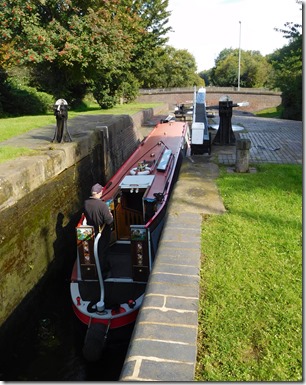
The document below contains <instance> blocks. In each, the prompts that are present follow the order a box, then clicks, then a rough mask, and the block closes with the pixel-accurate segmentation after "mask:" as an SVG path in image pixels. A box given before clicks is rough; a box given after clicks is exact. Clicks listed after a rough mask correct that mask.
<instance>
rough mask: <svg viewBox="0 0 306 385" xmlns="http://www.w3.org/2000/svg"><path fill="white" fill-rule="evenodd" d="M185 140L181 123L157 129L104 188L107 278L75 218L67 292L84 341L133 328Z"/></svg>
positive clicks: (86, 230)
mask: <svg viewBox="0 0 306 385" xmlns="http://www.w3.org/2000/svg"><path fill="white" fill-rule="evenodd" d="M188 140H189V127H188V124H187V123H184V122H167V123H164V124H159V125H157V126H156V127H155V128H154V130H153V131H152V133H151V134H150V135H149V136H148V137H147V138H146V139H145V140H144V141H143V142H142V143H141V144H140V146H139V147H138V148H137V150H136V151H135V152H134V153H133V154H132V155H131V157H130V158H129V159H128V160H127V161H126V162H125V163H124V164H123V165H122V166H121V168H120V169H119V170H118V171H117V172H116V173H115V175H114V176H113V177H112V178H111V180H110V181H109V182H108V183H107V184H106V186H105V188H104V191H103V196H102V199H103V200H104V201H105V202H106V203H107V204H108V206H109V209H110V210H111V212H112V214H113V217H114V224H113V229H112V234H111V242H110V249H109V260H110V263H111V272H112V277H111V278H108V279H105V280H103V279H102V272H101V267H100V263H99V256H98V255H97V250H98V248H97V243H98V242H99V240H98V238H99V237H100V234H99V237H98V236H97V235H95V234H94V232H93V228H92V227H90V226H87V225H86V224H84V221H83V218H81V220H80V222H79V224H78V226H77V228H76V234H77V250H78V251H77V258H76V261H75V264H74V268H73V271H72V275H71V284H70V292H71V299H72V307H73V311H74V313H75V315H76V317H77V318H78V319H79V320H80V321H81V322H82V323H83V324H85V325H87V326H88V329H90V328H91V329H92V330H91V331H88V333H87V334H88V335H87V339H85V341H86V340H88V341H92V339H94V336H95V335H97V334H98V335H99V338H98V340H100V339H101V341H102V340H103V338H102V336H101V335H100V334H99V333H100V332H99V330H101V334H103V333H105V334H106V335H107V333H108V332H109V331H115V330H119V329H121V328H125V327H127V326H128V325H133V324H134V323H135V320H136V318H137V315H138V312H139V309H140V307H141V305H142V302H143V298H144V294H145V290H146V285H147V282H148V279H149V276H150V272H151V271H152V268H153V264H154V260H155V257H156V253H157V249H158V243H159V240H160V237H161V234H162V230H163V226H164V222H165V215H166V211H167V206H168V203H169V199H170V196H171V192H172V189H173V186H174V184H175V182H176V180H177V177H178V174H179V169H180V166H181V163H182V159H183V156H184V155H185V154H186V150H187V145H188ZM102 236H103V233H102V235H101V237H102ZM100 337H101V338H100ZM90 350H91V349H89V350H88V351H90Z"/></svg>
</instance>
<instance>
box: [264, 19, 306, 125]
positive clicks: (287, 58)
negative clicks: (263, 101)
mask: <svg viewBox="0 0 306 385" xmlns="http://www.w3.org/2000/svg"><path fill="white" fill-rule="evenodd" d="M285 27H286V28H287V29H286V30H280V31H281V32H283V33H284V36H285V37H286V38H287V39H289V43H288V44H287V45H285V46H284V47H283V48H281V49H279V50H276V51H275V52H274V53H272V54H271V55H269V61H270V63H271V65H272V66H273V69H274V76H273V78H272V81H273V84H274V86H275V87H278V88H279V89H280V90H281V91H282V105H283V107H284V110H283V113H282V117H283V118H285V119H296V120H302V115H303V112H302V80H303V62H302V54H303V51H302V50H303V36H302V34H301V33H300V32H299V30H298V28H301V25H298V24H293V23H286V24H285ZM288 28H289V29H288Z"/></svg>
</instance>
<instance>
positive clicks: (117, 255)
mask: <svg viewBox="0 0 306 385" xmlns="http://www.w3.org/2000/svg"><path fill="white" fill-rule="evenodd" d="M108 255H109V261H110V264H111V275H112V277H113V278H132V262H131V244H130V243H123V244H122V243H115V244H114V245H112V246H110V249H109V253H108Z"/></svg>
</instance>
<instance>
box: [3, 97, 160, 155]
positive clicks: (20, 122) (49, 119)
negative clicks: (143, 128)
mask: <svg viewBox="0 0 306 385" xmlns="http://www.w3.org/2000/svg"><path fill="white" fill-rule="evenodd" d="M159 104H160V103H130V104H122V105H118V106H115V107H114V108H111V109H109V110H101V108H100V107H99V106H98V105H97V104H95V103H84V104H82V105H81V106H80V107H79V108H78V109H76V110H69V112H68V119H72V118H74V117H76V116H78V115H84V114H91V115H92V114H104V115H125V114H128V115H133V114H135V113H136V112H138V111H141V110H145V109H149V108H153V107H156V106H158V105H159ZM48 125H55V117H54V115H53V114H50V115H34V116H21V117H16V118H3V119H0V142H3V141H5V140H8V139H10V138H13V137H15V136H18V135H22V134H24V133H26V132H28V131H30V130H33V129H36V128H40V127H44V126H48ZM32 154H34V151H31V150H26V149H25V148H23V149H20V148H19V147H16V148H14V147H9V148H1V151H0V163H3V162H5V161H7V160H10V159H14V158H17V157H19V156H21V155H32Z"/></svg>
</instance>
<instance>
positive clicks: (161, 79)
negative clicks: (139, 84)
mask: <svg viewBox="0 0 306 385" xmlns="http://www.w3.org/2000/svg"><path fill="white" fill-rule="evenodd" d="M196 69H197V66H196V62H195V58H194V57H193V55H191V54H190V53H189V52H188V51H187V50H184V49H183V50H182V49H180V50H177V49H175V48H174V47H171V46H165V47H164V48H160V49H159V50H158V51H156V62H155V65H154V66H153V67H151V68H148V69H147V73H146V77H145V78H144V80H143V87H144V88H165V87H166V88H171V87H190V86H193V85H204V82H203V80H202V79H201V78H200V77H199V76H198V75H197V74H196Z"/></svg>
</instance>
